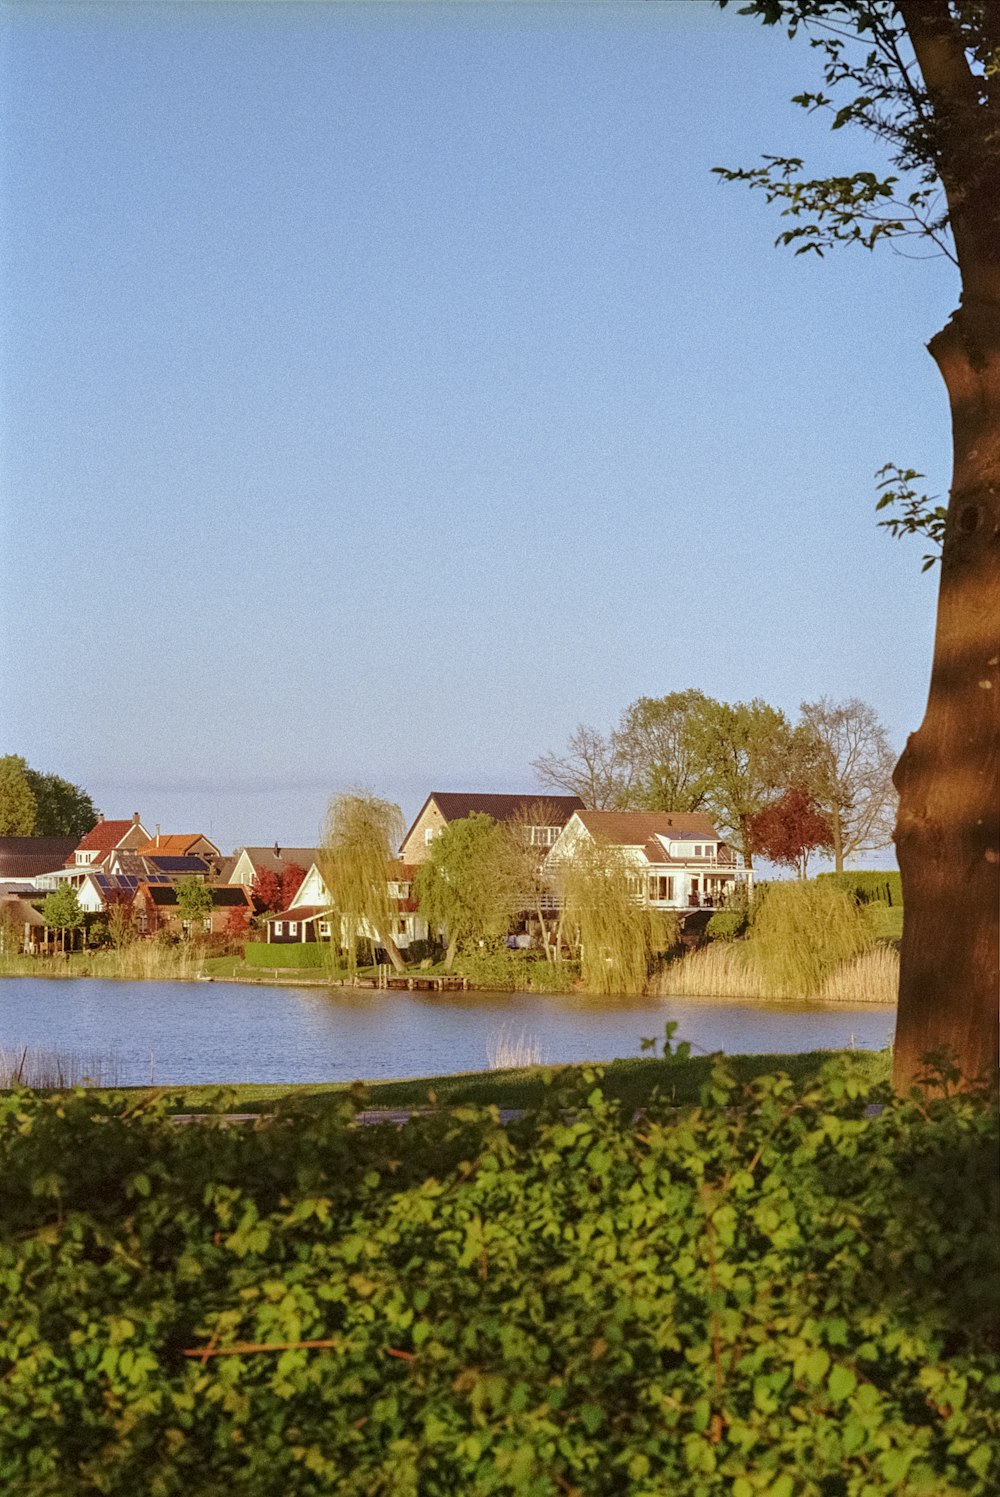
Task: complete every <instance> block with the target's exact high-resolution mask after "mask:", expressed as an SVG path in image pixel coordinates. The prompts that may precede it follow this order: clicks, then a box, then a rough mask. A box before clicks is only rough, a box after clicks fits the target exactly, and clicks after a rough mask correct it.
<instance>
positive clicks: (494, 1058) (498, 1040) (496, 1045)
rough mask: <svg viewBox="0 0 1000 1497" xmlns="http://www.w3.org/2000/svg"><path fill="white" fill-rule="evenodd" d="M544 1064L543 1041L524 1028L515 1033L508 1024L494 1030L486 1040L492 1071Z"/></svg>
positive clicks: (489, 1066) (489, 1064) (517, 1069)
mask: <svg viewBox="0 0 1000 1497" xmlns="http://www.w3.org/2000/svg"><path fill="white" fill-rule="evenodd" d="M541 1064H542V1042H541V1040H540V1039H538V1037H537V1035H533V1034H528V1033H527V1031H526V1030H524V1029H522V1030H521V1032H520V1034H517V1035H515V1034H514V1032H513V1030H512V1029H510V1028H509V1026H508V1025H506V1024H505V1025H504V1026H503V1027H502V1028H501V1029H497V1030H494V1031H493V1032H492V1033H491V1034H490V1035H489V1036H488V1038H487V1040H486V1065H487V1069H488V1070H490V1071H520V1070H523V1069H524V1068H525V1066H540V1065H541Z"/></svg>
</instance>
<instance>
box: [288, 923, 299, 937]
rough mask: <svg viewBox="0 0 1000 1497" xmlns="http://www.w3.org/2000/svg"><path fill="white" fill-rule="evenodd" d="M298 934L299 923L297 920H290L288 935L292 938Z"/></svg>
mask: <svg viewBox="0 0 1000 1497" xmlns="http://www.w3.org/2000/svg"><path fill="white" fill-rule="evenodd" d="M298 933H299V922H298V921H297V920H289V922H288V934H289V935H290V936H297V935H298Z"/></svg>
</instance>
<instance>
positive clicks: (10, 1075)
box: [0, 1045, 121, 1091]
mask: <svg viewBox="0 0 1000 1497" xmlns="http://www.w3.org/2000/svg"><path fill="white" fill-rule="evenodd" d="M120 1069H121V1068H120V1065H119V1060H118V1055H117V1053H116V1052H115V1051H114V1050H110V1051H106V1052H104V1053H98V1052H95V1053H94V1054H87V1055H84V1054H78V1053H76V1052H75V1051H66V1050H46V1049H43V1048H41V1047H39V1046H33V1045H22V1046H21V1047H20V1048H17V1047H15V1048H13V1049H0V1087H12V1086H30V1087H33V1088H37V1089H39V1090H43V1091H50V1090H59V1089H61V1088H63V1087H70V1086H117V1085H118V1078H119V1074H120Z"/></svg>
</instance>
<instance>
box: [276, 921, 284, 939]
mask: <svg viewBox="0 0 1000 1497" xmlns="http://www.w3.org/2000/svg"><path fill="white" fill-rule="evenodd" d="M274 934H275V935H276V936H283V935H284V934H285V922H284V921H283V920H276V921H275V922H274Z"/></svg>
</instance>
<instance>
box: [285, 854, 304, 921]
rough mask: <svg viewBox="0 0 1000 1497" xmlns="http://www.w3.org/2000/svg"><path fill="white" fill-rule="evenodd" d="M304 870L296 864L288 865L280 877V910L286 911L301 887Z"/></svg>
mask: <svg viewBox="0 0 1000 1497" xmlns="http://www.w3.org/2000/svg"><path fill="white" fill-rule="evenodd" d="M305 876H306V870H305V869H304V868H300V867H299V865H298V863H289V865H288V867H287V868H286V869H285V870H284V872H283V873H282V875H281V908H282V909H283V910H287V909H288V906H289V905H290V904H291V902H292V900H293V899H294V898H295V896H296V894H297V893H298V892H299V889H300V887H301V885H302V880H303V879H304V878H305Z"/></svg>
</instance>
